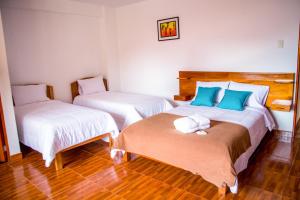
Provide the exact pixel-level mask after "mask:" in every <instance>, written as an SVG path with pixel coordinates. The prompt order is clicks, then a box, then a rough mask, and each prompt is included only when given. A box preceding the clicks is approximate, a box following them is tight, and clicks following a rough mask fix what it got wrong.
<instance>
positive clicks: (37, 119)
mask: <svg viewBox="0 0 300 200" xmlns="http://www.w3.org/2000/svg"><path fill="white" fill-rule="evenodd" d="M15 113H16V121H17V127H18V133H19V139H20V141H21V142H22V143H23V144H25V145H26V146H29V147H31V148H33V149H35V150H36V151H38V152H40V153H42V155H43V159H44V160H45V165H46V167H49V166H50V164H51V162H52V161H53V159H54V158H55V154H56V153H57V152H59V151H61V150H63V149H66V148H68V147H70V146H73V145H75V144H78V143H81V142H84V141H86V140H88V139H91V138H93V137H96V136H99V135H102V134H104V133H111V134H112V137H113V138H116V137H117V136H118V134H119V130H118V128H117V125H116V123H115V121H114V119H113V118H112V116H111V115H110V114H108V113H106V112H102V111H98V110H93V109H89V108H85V107H81V106H75V105H72V104H68V103H63V102H60V101H56V100H51V101H45V102H40V103H32V104H27V105H23V106H16V107H15Z"/></svg>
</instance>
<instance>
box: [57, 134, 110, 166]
mask: <svg viewBox="0 0 300 200" xmlns="http://www.w3.org/2000/svg"><path fill="white" fill-rule="evenodd" d="M106 137H108V138H109V148H111V147H112V142H113V140H112V137H111V134H110V133H105V134H103V135H99V136H97V137H94V138H91V139H89V140H86V141H84V142H81V143H79V144H76V145H73V146H70V147H68V148H66V149H63V150H61V151H60V152H58V153H56V155H55V169H56V171H58V170H61V169H63V167H64V162H63V155H62V154H63V153H64V152H66V151H69V150H71V149H74V148H77V147H80V146H83V145H85V144H88V143H91V142H95V141H98V140H101V139H103V138H106Z"/></svg>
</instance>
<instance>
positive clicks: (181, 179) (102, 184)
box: [0, 136, 300, 200]
mask: <svg viewBox="0 0 300 200" xmlns="http://www.w3.org/2000/svg"><path fill="white" fill-rule="evenodd" d="M64 158H65V159H66V167H65V168H64V169H63V170H61V171H59V172H56V171H55V168H54V166H53V165H52V166H51V167H50V168H45V167H44V162H43V161H42V159H41V155H40V154H38V153H36V152H34V151H31V152H29V153H28V154H27V155H26V156H25V158H24V159H23V160H22V161H17V162H10V163H4V164H0V199H22V200H25V199H34V200H38V199H80V200H82V199H112V200H114V199H149V200H152V199H249V200H255V199H286V200H287V199H300V139H296V140H295V141H294V142H293V143H284V142H280V141H278V139H276V137H275V136H272V137H268V138H265V140H264V141H263V143H262V144H261V146H260V148H259V150H258V151H257V152H256V154H255V156H254V157H253V159H252V160H251V162H250V164H249V167H248V169H247V170H245V171H244V172H243V173H242V174H240V176H239V180H240V187H239V193H238V195H233V194H227V195H226V196H219V195H218V191H217V188H216V187H215V186H213V185H212V184H210V183H208V182H206V181H204V180H203V179H202V178H201V177H199V176H196V175H193V174H191V173H189V172H187V171H184V170H181V169H177V168H174V167H171V166H168V165H165V164H161V163H158V162H155V161H151V160H148V159H145V158H141V157H139V158H136V159H135V160H133V161H131V162H129V163H122V162H121V159H120V158H118V159H116V160H114V161H112V160H111V159H110V157H109V154H108V147H107V146H106V144H104V143H92V144H89V145H86V146H84V147H81V148H77V149H74V150H72V151H70V152H67V153H66V154H65V155H64Z"/></svg>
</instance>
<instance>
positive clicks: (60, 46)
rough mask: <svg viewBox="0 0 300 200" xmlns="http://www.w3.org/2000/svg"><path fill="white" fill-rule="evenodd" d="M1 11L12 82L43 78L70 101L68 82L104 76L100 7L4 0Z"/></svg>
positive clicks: (57, 94) (60, 0)
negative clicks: (99, 75) (87, 77)
mask: <svg viewBox="0 0 300 200" xmlns="http://www.w3.org/2000/svg"><path fill="white" fill-rule="evenodd" d="M1 6H2V8H1V9H2V16H3V24H4V33H5V40H6V43H7V56H8V65H9V71H10V77H11V82H12V84H22V83H38V82H45V83H47V84H50V85H53V86H54V93H55V98H57V99H60V100H64V101H68V102H70V101H71V92H70V83H71V82H73V81H75V80H76V79H79V78H82V77H86V76H93V75H97V74H100V73H101V74H104V75H106V71H107V70H106V66H105V61H104V58H103V54H104V52H103V46H102V44H101V42H102V37H103V36H102V33H103V30H102V28H103V24H102V23H103V19H102V18H103V8H102V7H100V6H98V5H90V4H85V3H81V2H75V1H69V0H51V1H39V0H22V1H20V0H6V1H3V2H2V5H1Z"/></svg>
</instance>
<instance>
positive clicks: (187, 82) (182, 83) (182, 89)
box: [174, 71, 295, 110]
mask: <svg viewBox="0 0 300 200" xmlns="http://www.w3.org/2000/svg"><path fill="white" fill-rule="evenodd" d="M178 79H179V95H175V96H174V99H175V100H182V101H187V100H191V99H192V98H193V97H194V95H195V90H196V82H197V81H235V82H239V83H249V84H257V85H267V86H269V87H270V92H269V95H268V98H267V102H266V106H267V107H268V108H270V109H273V110H283V109H282V108H281V109H276V108H275V107H276V106H275V105H274V103H273V102H274V100H291V101H293V95H294V81H295V74H294V73H253V72H204V71H180V72H179V78H178ZM277 106H278V105H277Z"/></svg>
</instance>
